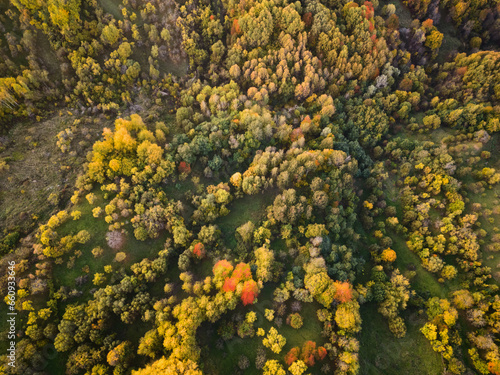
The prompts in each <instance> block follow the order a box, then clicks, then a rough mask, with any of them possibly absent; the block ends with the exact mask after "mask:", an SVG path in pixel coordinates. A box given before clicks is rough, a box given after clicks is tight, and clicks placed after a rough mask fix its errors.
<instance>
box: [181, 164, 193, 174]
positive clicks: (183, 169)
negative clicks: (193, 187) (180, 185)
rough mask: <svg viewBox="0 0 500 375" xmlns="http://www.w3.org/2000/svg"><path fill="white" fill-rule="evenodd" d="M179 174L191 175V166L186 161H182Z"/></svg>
mask: <svg viewBox="0 0 500 375" xmlns="http://www.w3.org/2000/svg"><path fill="white" fill-rule="evenodd" d="M179 172H180V173H185V174H189V172H191V166H190V165H189V163H186V162H185V161H181V162H180V163H179Z"/></svg>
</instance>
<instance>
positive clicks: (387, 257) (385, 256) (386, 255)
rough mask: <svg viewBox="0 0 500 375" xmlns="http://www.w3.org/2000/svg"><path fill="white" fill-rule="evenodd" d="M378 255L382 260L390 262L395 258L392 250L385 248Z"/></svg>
mask: <svg viewBox="0 0 500 375" xmlns="http://www.w3.org/2000/svg"><path fill="white" fill-rule="evenodd" d="M380 257H381V259H382V260H383V261H384V262H387V263H392V262H394V261H395V260H396V258H397V255H396V252H395V251H394V250H392V249H385V250H384V251H382V255H381V256H380Z"/></svg>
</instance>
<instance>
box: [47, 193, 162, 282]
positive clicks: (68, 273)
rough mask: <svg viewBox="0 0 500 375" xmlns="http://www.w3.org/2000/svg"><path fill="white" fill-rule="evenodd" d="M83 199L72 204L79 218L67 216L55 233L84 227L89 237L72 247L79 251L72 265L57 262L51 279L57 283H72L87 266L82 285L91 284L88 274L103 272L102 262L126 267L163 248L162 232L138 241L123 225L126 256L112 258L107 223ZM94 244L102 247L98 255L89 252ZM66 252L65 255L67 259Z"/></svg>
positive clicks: (73, 231)
mask: <svg viewBox="0 0 500 375" xmlns="http://www.w3.org/2000/svg"><path fill="white" fill-rule="evenodd" d="M99 203H102V200H100V199H99V200H98V201H97V202H96V204H99ZM93 207H94V206H91V205H90V204H89V203H88V202H87V200H85V199H83V200H82V201H81V202H80V203H79V204H78V205H77V206H75V207H74V209H75V210H78V211H81V212H82V217H81V218H80V219H79V220H71V219H70V220H69V221H68V222H66V223H65V224H63V225H62V226H61V227H60V228H59V231H58V232H59V234H60V235H61V236H65V235H69V234H71V235H75V234H76V233H78V231H80V230H82V229H85V230H87V231H89V232H90V234H91V239H90V241H89V242H87V243H86V244H83V245H79V246H77V247H75V249H77V250H80V251H81V252H82V255H81V256H80V257H79V258H77V259H76V261H75V264H74V266H73V267H72V268H71V269H68V268H67V266H66V262H64V263H63V264H61V265H58V266H56V268H55V269H54V276H55V277H54V279H55V280H56V281H57V282H58V284H59V285H65V286H70V287H74V286H75V279H76V278H77V277H78V276H82V275H84V274H85V272H84V271H83V270H82V269H83V267H85V266H88V267H89V270H90V272H89V275H90V280H89V282H88V283H87V284H86V288H85V289H90V288H92V283H91V281H92V278H93V274H94V273H96V272H104V271H103V269H104V266H105V265H108V264H111V265H113V269H117V268H120V267H121V266H125V267H128V266H130V265H132V264H134V263H136V262H140V261H141V260H142V259H144V258H151V257H153V256H154V255H155V254H157V253H158V252H159V251H160V250H162V249H163V244H164V243H165V240H166V233H163V234H162V235H161V236H160V237H159V238H157V239H148V240H146V241H138V240H136V239H135V237H134V234H133V228H132V227H131V226H128V227H127V230H128V234H127V236H126V241H125V245H124V247H123V249H121V250H120V251H123V252H125V253H126V254H127V258H126V259H125V261H123V262H122V263H121V264H118V263H116V262H115V261H114V257H115V255H116V253H117V251H115V250H113V249H111V248H110V247H109V246H108V245H107V242H106V233H107V232H108V224H107V223H105V222H104V220H103V219H102V218H94V217H93V216H92V208H93ZM96 247H101V248H103V249H104V254H103V255H102V256H100V257H98V258H94V256H93V255H92V249H94V248H96ZM68 258H69V256H66V257H65V260H67V259H68Z"/></svg>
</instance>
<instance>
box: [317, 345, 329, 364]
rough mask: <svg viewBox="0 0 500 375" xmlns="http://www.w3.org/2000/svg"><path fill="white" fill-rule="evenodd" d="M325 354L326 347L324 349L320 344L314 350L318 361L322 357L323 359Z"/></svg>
mask: <svg viewBox="0 0 500 375" xmlns="http://www.w3.org/2000/svg"><path fill="white" fill-rule="evenodd" d="M326 354H327V351H326V349H325V348H324V347H322V346H320V347H319V348H318V351H317V352H316V357H317V358H318V359H319V360H320V361H322V360H323V359H325V357H326Z"/></svg>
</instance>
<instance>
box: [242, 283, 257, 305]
mask: <svg viewBox="0 0 500 375" xmlns="http://www.w3.org/2000/svg"><path fill="white" fill-rule="evenodd" d="M258 292H259V287H258V286H257V283H256V282H255V281H253V280H247V281H245V284H243V291H242V292H241V301H242V302H243V305H245V306H246V305H250V304H252V303H253V301H254V300H255V297H256V295H257V293H258Z"/></svg>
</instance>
